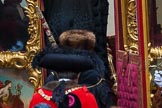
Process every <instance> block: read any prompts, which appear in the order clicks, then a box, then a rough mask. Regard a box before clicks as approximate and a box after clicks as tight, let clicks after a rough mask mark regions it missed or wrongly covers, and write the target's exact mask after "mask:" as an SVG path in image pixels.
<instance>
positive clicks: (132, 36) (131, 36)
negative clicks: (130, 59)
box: [125, 0, 138, 53]
mask: <svg viewBox="0 0 162 108" xmlns="http://www.w3.org/2000/svg"><path fill="white" fill-rule="evenodd" d="M136 13H137V8H136V1H135V0H128V1H127V16H126V20H127V21H126V22H127V35H126V37H125V41H126V42H125V43H126V46H127V48H128V49H129V50H130V51H131V52H133V53H138V30H137V17H136Z"/></svg>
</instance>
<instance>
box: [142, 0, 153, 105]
mask: <svg viewBox="0 0 162 108" xmlns="http://www.w3.org/2000/svg"><path fill="white" fill-rule="evenodd" d="M142 15H143V31H144V32H143V36H144V43H143V44H144V50H145V73H146V93H147V106H146V107H147V108H151V104H152V103H151V93H150V74H149V59H148V57H149V55H148V49H149V46H148V44H149V42H148V39H149V22H148V1H147V0H142Z"/></svg>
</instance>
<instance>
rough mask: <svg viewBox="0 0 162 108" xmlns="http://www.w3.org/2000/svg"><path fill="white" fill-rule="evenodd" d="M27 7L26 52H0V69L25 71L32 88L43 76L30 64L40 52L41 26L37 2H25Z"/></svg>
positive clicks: (40, 81)
mask: <svg viewBox="0 0 162 108" xmlns="http://www.w3.org/2000/svg"><path fill="white" fill-rule="evenodd" d="M26 2H27V4H28V6H27V7H25V12H26V13H27V16H28V17H29V27H28V32H29V35H30V39H29V40H28V41H27V44H26V50H27V51H26V52H20V51H19V52H11V51H2V52H0V68H16V69H26V70H28V74H29V78H28V79H29V82H31V83H33V84H34V87H35V88H37V87H38V86H41V85H42V81H43V75H42V73H41V71H39V70H37V69H33V68H32V66H31V62H32V59H33V57H34V56H35V54H36V53H37V52H39V51H40V50H41V47H42V44H41V37H40V36H41V32H40V31H41V25H40V20H39V18H38V15H37V14H36V10H35V6H36V5H39V3H40V2H39V1H37V0H26Z"/></svg>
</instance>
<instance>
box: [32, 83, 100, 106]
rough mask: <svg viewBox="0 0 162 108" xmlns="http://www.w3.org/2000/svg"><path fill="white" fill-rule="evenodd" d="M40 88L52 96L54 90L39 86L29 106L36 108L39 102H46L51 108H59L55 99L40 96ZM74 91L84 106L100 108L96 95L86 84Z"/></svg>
mask: <svg viewBox="0 0 162 108" xmlns="http://www.w3.org/2000/svg"><path fill="white" fill-rule="evenodd" d="M39 89H42V90H43V92H44V93H45V94H46V95H49V96H52V91H49V90H46V89H44V88H38V89H37V91H36V92H35V93H34V94H33V97H32V100H31V102H30V106H29V108H34V106H35V105H37V104H39V103H46V104H48V105H50V106H51V108H57V105H56V104H55V103H54V102H53V101H47V100H46V99H44V98H42V96H40V94H39V93H38V90H39ZM72 93H73V94H75V95H76V96H78V98H79V100H80V102H81V106H82V108H98V105H97V102H96V99H95V97H94V96H93V94H92V93H90V92H89V91H88V89H87V88H86V87H85V86H83V87H82V88H80V89H77V90H75V91H73V92H72Z"/></svg>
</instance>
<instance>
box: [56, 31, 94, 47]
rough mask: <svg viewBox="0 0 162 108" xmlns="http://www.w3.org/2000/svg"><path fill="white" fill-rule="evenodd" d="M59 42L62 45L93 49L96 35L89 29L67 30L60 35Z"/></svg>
mask: <svg viewBox="0 0 162 108" xmlns="http://www.w3.org/2000/svg"><path fill="white" fill-rule="evenodd" d="M59 42H60V45H61V46H68V47H72V48H75V49H85V50H93V49H94V47H95V43H96V37H95V34H94V33H93V32H90V31H87V30H67V31H65V32H63V33H62V34H61V35H60V37H59Z"/></svg>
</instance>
